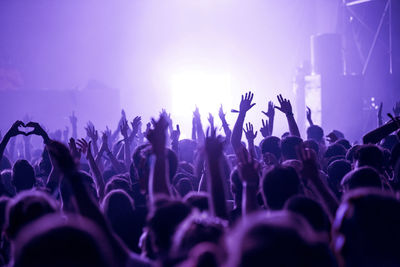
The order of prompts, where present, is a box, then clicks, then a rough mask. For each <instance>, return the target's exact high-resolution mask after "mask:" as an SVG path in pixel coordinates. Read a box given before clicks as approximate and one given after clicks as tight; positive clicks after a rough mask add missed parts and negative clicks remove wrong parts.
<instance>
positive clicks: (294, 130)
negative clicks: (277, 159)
mask: <svg viewBox="0 0 400 267" xmlns="http://www.w3.org/2000/svg"><path fill="white" fill-rule="evenodd" d="M278 101H279V104H280V107H278V106H275V108H277V109H279V110H280V111H282V112H283V113H284V114H285V115H286V119H287V121H288V124H289V132H290V134H291V135H292V136H297V137H301V136H300V131H299V128H298V127H297V123H296V120H295V119H294V116H293V111H292V104H290V100H287V99H286V98H283V97H282V95H278Z"/></svg>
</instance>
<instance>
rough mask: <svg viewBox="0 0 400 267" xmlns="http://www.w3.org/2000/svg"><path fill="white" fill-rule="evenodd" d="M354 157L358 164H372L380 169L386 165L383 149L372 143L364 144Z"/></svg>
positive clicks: (371, 165)
mask: <svg viewBox="0 0 400 267" xmlns="http://www.w3.org/2000/svg"><path fill="white" fill-rule="evenodd" d="M354 158H355V160H356V163H357V166H358V167H362V166H370V167H373V168H375V169H376V170H378V171H382V169H383V165H384V157H383V152H382V150H381V149H380V148H379V147H378V146H376V145H372V144H368V145H362V146H360V147H359V148H358V149H357V151H356V152H355V155H354Z"/></svg>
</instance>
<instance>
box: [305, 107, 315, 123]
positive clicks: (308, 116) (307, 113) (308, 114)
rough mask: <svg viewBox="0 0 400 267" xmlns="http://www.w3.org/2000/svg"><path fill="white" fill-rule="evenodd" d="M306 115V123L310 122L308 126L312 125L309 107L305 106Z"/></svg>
mask: <svg viewBox="0 0 400 267" xmlns="http://www.w3.org/2000/svg"><path fill="white" fill-rule="evenodd" d="M306 116H307V121H308V124H310V126H313V125H314V122H313V121H312V118H311V109H310V108H309V107H307V110H306Z"/></svg>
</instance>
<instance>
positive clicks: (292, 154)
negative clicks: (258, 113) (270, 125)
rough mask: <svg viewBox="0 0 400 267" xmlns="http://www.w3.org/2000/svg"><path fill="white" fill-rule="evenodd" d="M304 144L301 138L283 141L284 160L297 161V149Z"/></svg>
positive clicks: (289, 137)
mask: <svg viewBox="0 0 400 267" xmlns="http://www.w3.org/2000/svg"><path fill="white" fill-rule="evenodd" d="M302 142H303V140H302V139H301V138H300V137H297V136H288V137H286V138H284V139H282V141H281V151H282V159H283V160H287V159H297V152H296V148H297V147H298V146H299V145H300V144H301V143H302Z"/></svg>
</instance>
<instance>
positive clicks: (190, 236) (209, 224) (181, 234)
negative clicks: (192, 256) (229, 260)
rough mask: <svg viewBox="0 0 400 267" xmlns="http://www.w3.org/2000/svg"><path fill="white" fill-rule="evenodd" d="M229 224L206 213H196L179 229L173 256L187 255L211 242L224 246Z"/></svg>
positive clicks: (175, 236) (174, 240) (176, 234)
mask: <svg viewBox="0 0 400 267" xmlns="http://www.w3.org/2000/svg"><path fill="white" fill-rule="evenodd" d="M227 227H228V225H227V222H226V221H222V220H220V219H218V218H216V217H211V216H210V215H207V214H206V213H203V214H200V213H194V214H192V215H190V216H189V217H187V218H186V219H185V220H184V221H183V222H182V223H181V224H180V225H179V227H178V228H177V230H176V233H175V235H174V239H173V248H172V251H173V254H175V255H187V253H188V252H189V251H190V250H191V249H192V248H194V247H195V246H196V245H198V244H200V243H203V242H209V243H214V244H215V245H219V246H224V243H223V236H224V233H225V228H227Z"/></svg>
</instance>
